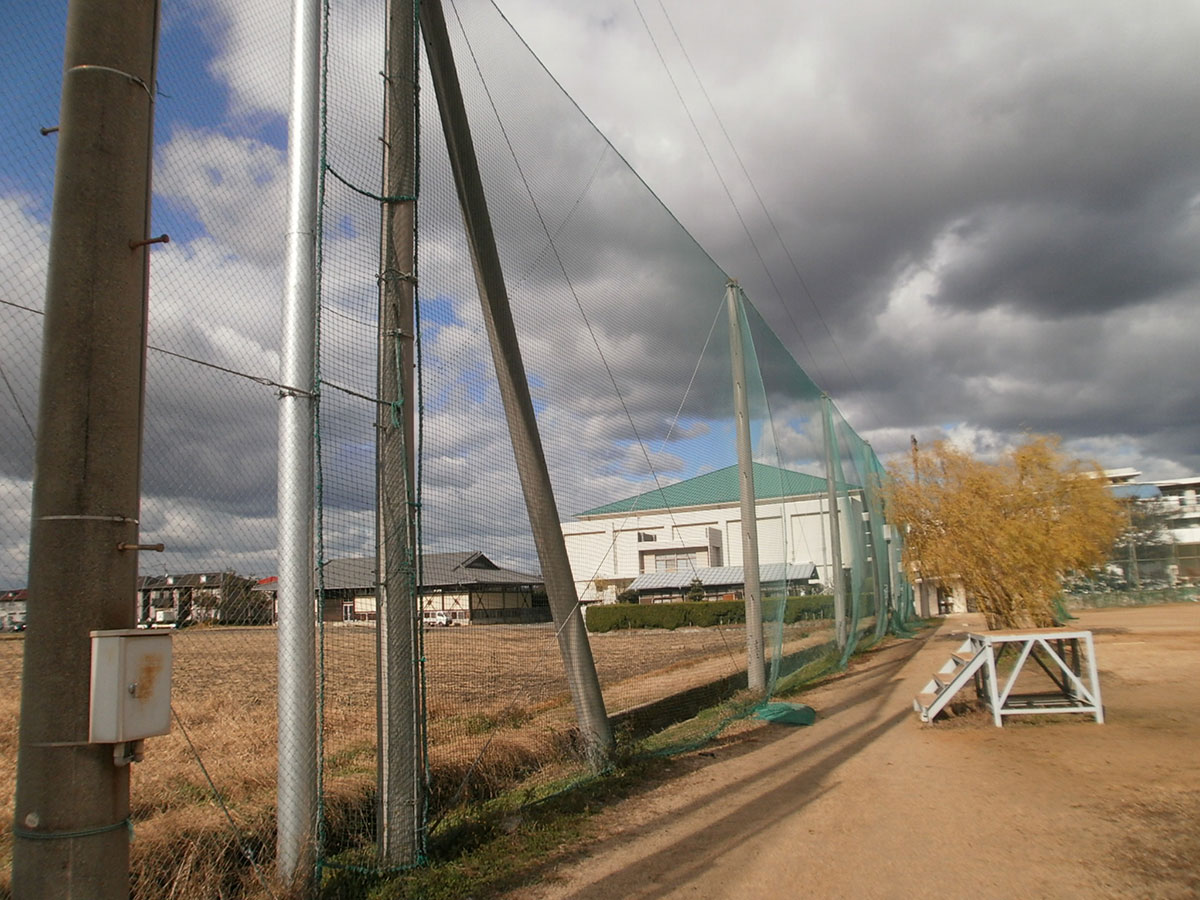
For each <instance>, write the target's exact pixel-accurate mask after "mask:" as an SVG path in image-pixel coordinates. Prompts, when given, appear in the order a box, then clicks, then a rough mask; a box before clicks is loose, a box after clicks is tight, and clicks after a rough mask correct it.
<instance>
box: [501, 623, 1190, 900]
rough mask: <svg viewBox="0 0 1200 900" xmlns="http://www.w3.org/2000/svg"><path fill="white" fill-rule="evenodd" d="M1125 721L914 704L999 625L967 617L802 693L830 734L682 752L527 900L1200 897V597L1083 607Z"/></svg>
mask: <svg viewBox="0 0 1200 900" xmlns="http://www.w3.org/2000/svg"><path fill="white" fill-rule="evenodd" d="M1072 627H1078V628H1084V629H1090V630H1092V632H1093V633H1094V635H1095V640H1096V655H1097V659H1098V662H1099V668H1100V672H1101V690H1102V694H1103V700H1104V705H1105V711H1106V723H1105V724H1103V725H1098V724H1096V723H1095V722H1094V720H1093V719H1092V718H1091V717H1088V716H1084V715H1072V716H1054V717H1040V716H1022V717H1013V718H1009V719H1007V720H1006V723H1005V726H1004V727H1003V728H996V727H995V726H994V725H993V724H992V720H991V717H990V715H986V714H983V713H980V712H969V713H966V714H964V715H960V716H958V717H955V718H952V719H945V720H939V721H938V722H936V723H935V724H933V725H924V724H922V723H921V722H920V721H919V720H918V718H917V715H916V713H915V712H914V711H913V709H912V699H913V696H914V695H915V694H916V693H917V692H918V691H919V690H920V689H921V688H922V687H923V686H924V684H925V683H926V681H927V680H928V679H929V677H930V675H931V674H932V673H933V672H934V671H935V670H937V669H938V668H939V667H940V666H941V664H942V663H943V662H945V661H946V659H947V658H948V656H949V654H950V652H951V651H952V650H954V649H956V648H957V646H958V644H959V643H961V640H962V638H961V634H962V633H964V632H966V631H969V630H982V621H981V620H980V618H979V617H976V616H962V615H956V616H951V617H949V618H947V619H946V620H944V621H943V623H942V624H941V626H940V627H939V628H938V629H937V631H936V632H934V633H933V634H932V635H929V634H927V635H925V636H924V637H923V638H922V639H921V640H915V641H903V642H898V643H894V644H891V645H890V646H888V647H886V648H885V649H882V650H879V651H876V652H874V653H870V654H867V655H865V656H864V657H862V658H861V659H860V660H858V661H857V662H856V664H855V665H854V666H853V667H852V668H851V670H850V671H849V672H847V673H846V674H845V675H843V676H840V677H838V678H836V679H834V680H832V681H830V682H828V683H826V684H824V685H822V686H820V687H818V688H816V689H814V690H811V691H810V692H808V693H806V694H805V695H803V697H802V698H800V699H802V700H803V702H806V703H808V704H810V705H811V706H813V707H814V708H815V709H816V710H817V713H818V719H817V722H816V724H815V725H813V726H811V727H809V728H792V727H788V726H783V725H768V724H761V725H756V726H753V727H747V728H744V729H742V730H741V731H740V732H739V733H736V734H729V735H727V736H726V737H725V738H724V739H723V740H722V741H721V742H720V743H718V744H716V745H714V746H710V747H708V748H706V749H705V750H703V751H700V752H698V753H695V754H692V755H691V756H688V757H684V758H681V759H679V760H677V761H676V762H675V763H674V765H673V769H672V773H671V776H670V777H668V778H666V779H665V780H664V781H663V782H661V783H660V784H659V785H657V786H656V787H655V788H653V789H652V790H650V791H648V792H646V793H643V794H640V795H638V796H637V797H634V798H632V799H630V800H628V801H625V802H623V803H621V804H618V805H616V806H614V807H612V808H610V809H608V810H606V811H605V812H604V813H602V814H600V815H599V816H597V817H596V818H595V819H594V820H593V821H592V823H591V824H590V826H589V827H590V829H591V837H590V840H589V841H588V842H587V845H586V847H585V848H584V849H583V850H581V851H580V853H579V855H578V856H577V857H576V858H574V859H573V860H572V861H570V862H568V863H566V864H563V865H559V866H557V867H555V868H554V870H552V871H550V872H548V873H546V877H545V878H544V880H543V882H542V883H541V884H539V885H538V886H536V887H527V888H523V889H520V890H517V891H514V892H512V893H511V894H510V895H509V898H511V900H517V898H521V900H568V898H569V900H609V898H613V897H621V898H641V900H665V898H690V900H697V898H713V900H716V898H722V900H725V898H743V897H744V898H792V897H800V896H808V897H820V898H838V897H847V898H850V897H853V898H876V897H877V898H892V897H894V898H911V897H941V896H954V895H969V896H973V897H982V898H1014V897H1053V898H1075V897H1079V898H1085V897H1086V898H1096V897H1154V898H1183V897H1196V896H1200V827H1198V826H1197V823H1198V822H1200V690H1198V689H1197V685H1198V684H1200V604H1181V605H1170V606H1158V607H1142V608H1124V609H1105V610H1084V611H1082V612H1080V613H1079V620H1078V621H1077V622H1073V623H1072Z"/></svg>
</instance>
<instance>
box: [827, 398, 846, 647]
mask: <svg viewBox="0 0 1200 900" xmlns="http://www.w3.org/2000/svg"><path fill="white" fill-rule="evenodd" d="M821 412H822V418H823V420H824V425H825V490H826V492H827V496H828V498H829V549H830V550H831V551H832V552H831V554H830V555H831V557H832V560H831V562H832V564H833V628H834V636H835V638H836V640H837V645H838V649H839V650H841V649H845V647H846V641H847V640H848V639H849V635H848V634H847V633H846V631H847V629H846V579H845V578H844V577H842V523H841V521H840V519H839V515H840V514H839V512H838V501H837V489H838V484H837V470H836V469H835V468H834V465H833V461H834V458H835V457H834V449H833V448H834V444H835V443H836V442H837V438H836V436H835V435H834V433H833V401H832V400H830V399H829V395H828V394H822V395H821ZM852 508H853V507H852Z"/></svg>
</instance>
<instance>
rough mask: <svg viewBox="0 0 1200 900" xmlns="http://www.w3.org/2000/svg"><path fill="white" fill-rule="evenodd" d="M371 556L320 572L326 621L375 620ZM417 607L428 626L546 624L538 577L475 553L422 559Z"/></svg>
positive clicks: (338, 561)
mask: <svg viewBox="0 0 1200 900" xmlns="http://www.w3.org/2000/svg"><path fill="white" fill-rule="evenodd" d="M375 568H376V566H375V557H373V556H362V557H354V558H348V559H332V560H330V561H329V562H327V563H325V565H324V567H323V569H322V572H323V582H324V583H323V589H324V605H323V610H322V615H323V617H324V620H325V621H326V622H373V621H374V620H375V616H376V613H377V605H376V603H377V601H376V593H375V584H376V577H377V575H376V571H375ZM420 576H421V586H420V595H421V608H422V614H423V617H424V620H425V622H426V624H454V625H469V624H475V625H480V624H484V625H498V624H513V623H524V622H549V621H550V618H551V617H550V604H549V602H548V601H547V599H546V592H545V588H544V587H543V585H542V580H541V578H540V577H538V576H536V575H529V574H526V573H523V572H516V571H513V570H512V569H506V568H504V567H502V566H499V565H497V564H496V563H494V562H492V561H491V560H490V559H488V557H487V556H485V555H484V554H483V553H481V552H479V551H470V552H465V553H426V554H424V555H423V556H422V557H421V572H420Z"/></svg>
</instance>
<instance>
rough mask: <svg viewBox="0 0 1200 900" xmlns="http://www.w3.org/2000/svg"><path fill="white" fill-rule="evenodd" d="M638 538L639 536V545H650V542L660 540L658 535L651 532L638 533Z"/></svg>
mask: <svg viewBox="0 0 1200 900" xmlns="http://www.w3.org/2000/svg"><path fill="white" fill-rule="evenodd" d="M637 536H638V543H639V544H644V543H648V542H650V541H657V540H658V535H656V534H651V533H650V532H648V531H639V532H638V533H637Z"/></svg>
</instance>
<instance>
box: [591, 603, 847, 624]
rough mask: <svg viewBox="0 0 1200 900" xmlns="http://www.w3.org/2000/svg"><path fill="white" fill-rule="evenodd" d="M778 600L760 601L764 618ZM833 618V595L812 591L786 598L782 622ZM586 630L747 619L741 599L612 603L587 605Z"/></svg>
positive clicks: (768, 617)
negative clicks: (803, 595)
mask: <svg viewBox="0 0 1200 900" xmlns="http://www.w3.org/2000/svg"><path fill="white" fill-rule="evenodd" d="M778 603H779V601H778V600H771V599H768V600H767V601H766V602H765V603H764V604H763V619H765V620H767V621H770V620H772V619H774V618H775V616H776V614H777V612H778V605H777V604H778ZM831 618H833V597H831V596H828V595H826V594H813V595H811V596H805V597H788V600H787V605H786V606H785V607H784V610H783V621H784V622H785V623H788V624H791V623H792V622H797V621H800V620H804V619H831ZM586 620H587V629H588V631H591V632H593V633H602V632H605V631H614V630H616V629H618V628H666V629H668V630H670V631H674V630H675V629H676V628H685V627H691V628H708V627H710V626H713V625H736V624H738V623H741V622H745V621H746V606H745V604H744V603H742V601H740V600H701V601H699V602H696V603H653V604H646V605H635V604H632V603H611V604H601V605H596V606H590V607H588V610H587V619H586Z"/></svg>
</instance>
